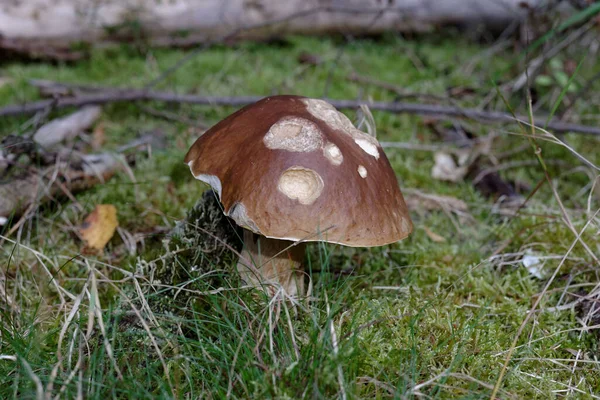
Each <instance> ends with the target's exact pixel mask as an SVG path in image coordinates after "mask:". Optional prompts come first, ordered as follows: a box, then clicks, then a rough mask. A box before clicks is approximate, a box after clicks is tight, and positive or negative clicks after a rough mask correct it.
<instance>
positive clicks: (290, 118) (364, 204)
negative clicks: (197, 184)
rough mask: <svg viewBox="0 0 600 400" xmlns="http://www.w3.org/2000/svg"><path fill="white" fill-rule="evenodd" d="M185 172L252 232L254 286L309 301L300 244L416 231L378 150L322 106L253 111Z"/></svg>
mask: <svg viewBox="0 0 600 400" xmlns="http://www.w3.org/2000/svg"><path fill="white" fill-rule="evenodd" d="M185 162H186V163H187V164H188V165H189V167H190V170H191V172H192V174H193V175H194V176H195V177H196V179H199V180H201V181H203V182H206V183H207V184H209V185H210V186H211V187H212V188H213V189H214V190H215V191H216V192H217V193H218V194H219V197H220V200H221V203H222V204H223V211H224V213H225V214H226V215H228V216H229V217H231V218H232V219H233V220H235V221H236V223H237V224H238V225H240V226H241V227H243V228H245V234H244V251H243V253H242V256H243V259H241V260H240V262H239V264H238V270H239V271H240V274H241V276H242V278H243V279H244V280H245V281H246V282H247V283H249V284H255V285H256V284H259V283H260V282H269V281H270V282H273V283H278V284H280V285H281V286H282V287H283V288H284V289H285V290H286V291H287V292H288V293H289V294H291V295H295V294H301V293H302V292H303V291H304V289H303V282H304V278H303V276H302V271H301V269H300V265H301V262H302V258H303V247H302V246H301V245H296V246H292V247H291V248H289V247H290V246H291V245H292V244H293V242H297V241H301V242H310V241H327V242H332V243H339V244H342V245H345V246H354V247H369V246H381V245H385V244H389V243H393V242H396V241H399V240H401V239H404V238H405V237H406V236H408V235H409V234H410V232H411V231H412V222H411V220H410V217H409V214H408V210H407V208H406V204H405V203H404V198H403V197H402V193H401V192H400V188H399V186H398V182H397V180H396V176H395V175H394V171H393V170H392V168H391V166H390V163H389V161H388V159H387V157H386V156H385V153H384V152H383V150H382V149H381V146H380V145H379V143H378V142H377V140H376V139H375V138H373V137H371V136H369V135H367V134H366V133H364V132H362V131H360V130H358V129H357V128H356V127H354V125H353V124H352V122H351V121H350V120H349V119H348V118H347V117H346V116H345V115H344V114H342V113H341V112H339V111H337V110H336V109H335V108H334V107H333V106H331V105H330V104H329V103H327V102H325V101H323V100H317V99H310V98H306V97H300V96H287V95H286V96H272V97H267V98H265V99H263V100H260V101H258V102H256V103H254V104H251V105H249V106H246V107H244V108H242V109H240V110H239V111H237V112H236V113H234V114H232V115H230V116H229V117H227V118H225V119H224V120H222V121H221V122H219V123H218V124H216V125H215V126H213V127H212V128H211V129H209V130H208V131H207V132H206V133H205V134H203V135H202V136H201V137H199V138H198V139H197V141H196V142H195V143H194V144H193V145H192V147H191V148H190V150H189V151H188V153H187V155H186V157H185ZM250 264H252V265H250ZM253 266H255V267H256V268H253Z"/></svg>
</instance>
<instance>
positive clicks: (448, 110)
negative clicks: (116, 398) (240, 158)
mask: <svg viewBox="0 0 600 400" xmlns="http://www.w3.org/2000/svg"><path fill="white" fill-rule="evenodd" d="M262 98H263V96H201V95H191V94H176V93H170V92H159V91H151V90H141V89H112V88H106V90H104V91H101V92H99V93H94V94H86V95H81V96H75V97H65V98H61V99H58V100H40V101H35V102H31V103H25V104H14V105H10V106H6V107H4V108H0V117H5V116H13V115H23V114H32V113H36V112H38V111H41V110H44V109H45V108H47V107H48V106H50V105H51V104H52V103H55V104H54V107H55V109H63V108H67V107H82V106H85V105H89V104H107V103H116V102H131V101H163V102H166V103H189V104H199V105H212V106H217V105H220V106H234V107H239V106H244V105H247V104H250V103H254V102H256V101H258V100H260V99H262ZM327 101H329V102H330V103H331V104H332V105H333V106H334V107H336V108H339V109H356V108H359V107H360V106H361V105H363V104H368V106H369V108H370V109H371V110H378V111H386V112H391V113H406V114H418V115H427V116H435V117H438V118H443V117H452V118H461V117H462V118H467V119H474V120H478V121H489V122H502V123H514V122H517V121H521V122H524V121H527V120H528V118H527V117H524V116H517V117H516V118H515V117H513V116H512V115H511V114H509V113H504V112H500V111H482V110H477V109H472V108H461V107H457V106H441V105H434V104H422V103H403V102H382V101H375V102H364V101H357V100H333V99H327ZM536 118H537V119H538V120H544V119H545V118H544V117H543V116H538V117H536ZM547 129H549V130H553V131H555V132H575V133H582V134H588V135H595V136H600V127H593V126H586V125H579V124H574V123H566V122H562V121H558V120H553V121H551V122H550V123H549V124H548V125H547Z"/></svg>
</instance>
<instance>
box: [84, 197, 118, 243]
mask: <svg viewBox="0 0 600 400" xmlns="http://www.w3.org/2000/svg"><path fill="white" fill-rule="evenodd" d="M117 226H119V222H118V221H117V208H116V207H115V206H113V205H112V204H99V205H97V206H96V208H95V209H94V211H92V213H91V214H90V215H88V216H87V217H86V219H85V221H84V222H83V224H82V226H81V227H80V228H79V233H80V234H81V237H82V239H83V240H84V241H85V242H86V246H87V247H89V248H92V249H96V250H102V249H103V248H104V246H106V244H107V243H108V241H109V240H110V239H111V238H112V237H113V235H114V234H115V231H116V229H117Z"/></svg>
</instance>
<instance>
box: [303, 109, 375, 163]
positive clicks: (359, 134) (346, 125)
mask: <svg viewBox="0 0 600 400" xmlns="http://www.w3.org/2000/svg"><path fill="white" fill-rule="evenodd" d="M302 101H303V102H304V104H305V105H306V109H307V110H308V112H309V113H310V114H312V115H313V116H314V117H316V118H319V119H320V120H322V121H323V122H325V123H326V124H327V125H329V126H330V127H331V128H332V129H337V130H341V131H342V132H344V133H346V134H347V135H350V136H351V137H352V139H354V141H355V142H356V144H357V145H359V146H360V148H361V149H363V150H364V151H365V152H366V153H367V154H370V155H372V156H373V157H375V158H377V159H379V151H378V150H377V144H378V142H377V139H375V138H374V137H373V136H370V135H368V134H366V133H365V132H363V131H361V130H360V129H357V128H356V127H355V126H354V125H353V124H352V121H350V120H349V119H348V117H346V116H345V115H344V114H342V113H341V112H339V111H338V110H336V109H335V107H334V106H332V105H331V104H329V103H327V102H326V101H323V100H319V99H302Z"/></svg>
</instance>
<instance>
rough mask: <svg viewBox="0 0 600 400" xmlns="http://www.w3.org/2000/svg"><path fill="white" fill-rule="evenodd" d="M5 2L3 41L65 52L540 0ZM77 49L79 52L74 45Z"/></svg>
mask: <svg viewBox="0 0 600 400" xmlns="http://www.w3.org/2000/svg"><path fill="white" fill-rule="evenodd" d="M4 3H5V4H2V5H0V48H8V49H11V50H13V51H23V52H26V53H27V52H29V53H33V54H36V53H37V54H38V55H44V53H47V55H48V56H50V57H51V56H52V55H54V56H61V55H63V56H66V57H69V49H70V48H71V49H72V48H73V45H76V44H82V43H101V42H112V41H131V40H140V39H141V40H144V41H147V42H148V43H151V44H155V45H170V46H172V45H179V46H182V45H183V46H185V45H188V46H190V45H194V44H198V43H205V42H207V41H214V40H220V39H223V38H228V39H261V38H262V39H264V38H269V37H274V36H276V37H280V36H282V35H286V34H310V35H319V34H329V33H334V32H340V33H347V34H379V33H382V32H387V31H403V32H406V31H424V30H429V29H431V28H432V27H435V26H439V25H443V24H470V23H483V24H486V25H488V26H496V27H504V26H507V25H508V24H510V23H512V22H514V21H515V20H519V19H521V18H523V17H524V16H526V15H527V14H528V13H529V12H530V11H531V10H533V9H535V8H536V7H539V6H541V5H543V4H544V2H543V0H528V1H523V0H502V1H498V0H437V1H435V2H434V1H431V0H404V1H398V0H387V1H382V0H340V1H335V2H332V1H330V0H286V1H280V0H228V1H223V0H170V1H158V0H122V1H104V2H98V1H97V0H18V1H10V2H4ZM75 53H76V52H75Z"/></svg>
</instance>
